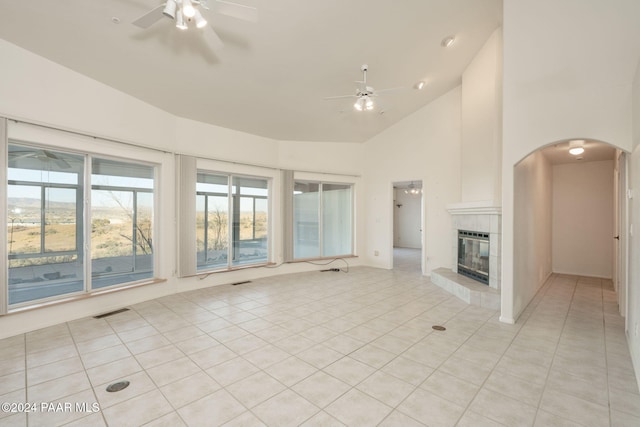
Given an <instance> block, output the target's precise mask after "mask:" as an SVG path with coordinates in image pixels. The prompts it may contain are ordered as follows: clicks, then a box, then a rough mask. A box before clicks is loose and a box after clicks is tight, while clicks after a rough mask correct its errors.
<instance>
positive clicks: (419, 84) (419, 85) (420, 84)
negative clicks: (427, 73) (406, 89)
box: [414, 80, 427, 90]
mask: <svg viewBox="0 0 640 427" xmlns="http://www.w3.org/2000/svg"><path fill="white" fill-rule="evenodd" d="M426 85H427V84H426V83H425V82H424V80H421V81H419V82H418V83H416V84H415V86H414V87H415V88H416V89H418V90H422V89H424V87H425V86H426Z"/></svg>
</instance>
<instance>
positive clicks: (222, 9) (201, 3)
mask: <svg viewBox="0 0 640 427" xmlns="http://www.w3.org/2000/svg"><path fill="white" fill-rule="evenodd" d="M200 9H203V10H207V11H208V10H211V9H213V12H215V13H219V14H221V15H226V16H231V17H232V18H237V19H241V20H243V21H249V22H256V21H257V20H258V10H257V9H256V8H255V7H251V6H245V5H242V4H238V3H232V2H228V1H224V0H213V4H212V5H211V7H210V6H209V2H208V0H167V1H166V3H162V4H161V5H159V6H157V7H155V8H153V9H151V10H150V11H149V12H147V13H145V14H144V15H142V16H141V17H139V18H138V19H136V20H135V21H133V25H135V26H136V27H140V28H143V29H146V28H149V27H150V26H151V25H153V24H155V23H156V22H158V21H159V20H160V19H162V18H165V17H166V18H169V19H174V20H175V21H176V28H178V29H181V30H186V29H188V28H189V24H192V25H193V24H195V27H196V28H199V29H205V28H206V29H205V30H204V31H203V34H204V35H205V37H206V38H207V40H208V42H209V45H210V46H211V47H212V48H214V49H217V48H221V47H222V46H223V43H222V40H221V39H220V37H219V36H218V34H216V32H215V31H214V30H213V28H211V26H210V25H207V24H208V22H207V20H206V19H205V18H204V15H203V13H202V12H201V11H200ZM205 14H206V13H205Z"/></svg>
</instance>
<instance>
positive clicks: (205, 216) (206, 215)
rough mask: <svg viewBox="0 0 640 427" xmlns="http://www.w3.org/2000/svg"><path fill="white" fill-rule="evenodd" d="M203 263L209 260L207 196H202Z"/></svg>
mask: <svg viewBox="0 0 640 427" xmlns="http://www.w3.org/2000/svg"><path fill="white" fill-rule="evenodd" d="M203 252H204V262H205V263H206V262H207V260H208V259H209V196H207V195H206V194H205V196H204V251H203Z"/></svg>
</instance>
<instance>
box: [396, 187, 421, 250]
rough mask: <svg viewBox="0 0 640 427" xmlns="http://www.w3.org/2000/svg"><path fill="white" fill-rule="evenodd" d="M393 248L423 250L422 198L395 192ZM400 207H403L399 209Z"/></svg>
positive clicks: (400, 191) (398, 191) (399, 191)
mask: <svg viewBox="0 0 640 427" xmlns="http://www.w3.org/2000/svg"><path fill="white" fill-rule="evenodd" d="M394 193H395V197H394V203H393V246H394V247H396V248H412V249H420V248H422V232H421V228H422V225H421V223H422V197H415V196H411V195H409V194H405V192H404V190H403V189H398V190H395V191H394ZM398 205H401V206H399V207H398Z"/></svg>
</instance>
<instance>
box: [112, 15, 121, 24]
mask: <svg viewBox="0 0 640 427" xmlns="http://www.w3.org/2000/svg"><path fill="white" fill-rule="evenodd" d="M111 22H113V23H114V24H119V23H120V18H118V17H117V16H114V17H113V18H111Z"/></svg>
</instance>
